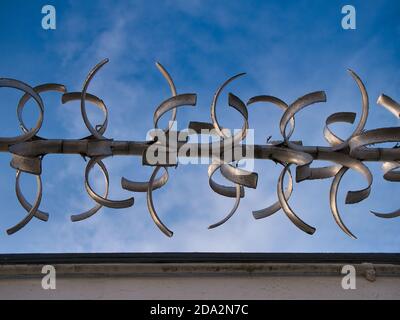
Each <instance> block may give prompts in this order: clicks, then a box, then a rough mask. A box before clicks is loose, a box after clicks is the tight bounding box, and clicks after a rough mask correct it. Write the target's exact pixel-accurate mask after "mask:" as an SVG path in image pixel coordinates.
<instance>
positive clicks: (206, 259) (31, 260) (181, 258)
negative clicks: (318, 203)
mask: <svg viewBox="0 0 400 320" xmlns="http://www.w3.org/2000/svg"><path fill="white" fill-rule="evenodd" d="M243 262H246V263H251V262H254V263H341V264H343V263H349V264H352V263H353V264H357V263H363V262H370V263H375V264H400V253H205V252H204V253H199V252H187V253H185V252H182V253H152V252H146V253H33V254H30V253H29V254H25V253H24V254H0V264H1V265H5V264H88V263H90V264H96V263H103V264H105V263H243Z"/></svg>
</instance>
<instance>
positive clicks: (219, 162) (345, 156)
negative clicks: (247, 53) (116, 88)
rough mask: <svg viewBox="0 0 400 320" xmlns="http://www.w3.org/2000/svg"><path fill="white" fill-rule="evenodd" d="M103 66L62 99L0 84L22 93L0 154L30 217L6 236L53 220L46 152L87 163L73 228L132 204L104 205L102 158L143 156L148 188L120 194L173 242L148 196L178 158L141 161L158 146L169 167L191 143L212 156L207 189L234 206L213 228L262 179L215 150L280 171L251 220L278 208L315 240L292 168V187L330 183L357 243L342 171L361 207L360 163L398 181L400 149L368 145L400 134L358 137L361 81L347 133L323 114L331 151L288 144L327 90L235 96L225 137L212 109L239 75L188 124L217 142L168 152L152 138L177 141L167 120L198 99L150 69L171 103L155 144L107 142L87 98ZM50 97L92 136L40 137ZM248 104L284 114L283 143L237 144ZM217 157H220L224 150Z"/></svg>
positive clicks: (364, 110)
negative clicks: (29, 183) (294, 201)
mask: <svg viewBox="0 0 400 320" xmlns="http://www.w3.org/2000/svg"><path fill="white" fill-rule="evenodd" d="M107 62H108V59H105V60H103V61H101V62H100V63H98V64H97V65H96V66H95V67H94V68H93V69H92V70H91V71H90V72H89V73H88V76H87V78H86V80H85V81H84V84H83V88H82V91H81V92H68V90H67V88H66V87H65V86H64V85H62V84H55V83H46V84H43V85H39V86H36V87H31V86H29V85H28V84H26V83H23V82H21V81H19V80H15V79H8V78H0V87H7V88H13V89H16V90H19V91H22V92H23V94H22V96H21V98H20V101H19V103H18V105H17V117H18V121H19V125H20V128H21V131H22V133H21V135H19V136H16V137H0V151H1V152H9V153H11V154H12V159H11V163H10V165H11V167H12V168H14V169H15V170H16V183H15V191H16V195H17V198H18V201H19V202H20V203H21V205H22V207H23V208H24V209H25V210H26V211H27V215H26V216H25V218H24V219H22V220H21V221H20V222H18V223H17V224H16V225H15V226H14V227H12V228H10V229H8V230H7V233H8V234H13V233H15V232H17V231H19V230H20V229H22V228H23V227H25V226H26V225H27V224H28V223H29V221H30V220H31V219H32V218H34V217H35V218H37V219H40V220H42V221H47V220H48V219H49V217H51V215H49V213H46V212H43V211H41V210H40V209H39V207H40V203H41V199H42V180H41V173H42V159H43V157H44V156H46V155H49V154H79V155H81V156H83V157H85V158H86V157H87V158H89V162H88V163H87V166H86V170H85V174H84V183H85V188H86V191H87V193H88V195H89V196H90V198H91V199H93V201H94V202H95V205H94V206H93V207H92V208H91V209H89V210H87V211H85V212H82V213H80V214H74V215H72V216H71V220H72V221H81V220H84V219H87V218H89V217H91V216H93V215H94V214H96V213H97V212H98V211H99V210H100V209H101V208H102V207H108V208H116V209H118V208H127V207H131V206H133V204H134V198H133V197H130V198H127V199H122V200H111V199H109V198H108V195H109V174H108V171H107V168H106V166H105V164H104V162H103V161H102V160H104V159H105V158H107V157H111V156H122V155H131V156H139V157H142V160H143V165H150V166H153V167H154V168H153V172H152V174H151V176H150V178H149V180H148V181H131V180H128V179H127V178H125V177H122V178H121V186H122V188H123V189H125V190H128V191H132V192H144V193H146V194H147V206H148V209H149V212H150V216H151V218H152V219H153V221H154V223H155V224H156V225H157V227H158V228H159V229H160V230H161V231H162V232H163V233H164V234H165V235H167V236H169V237H171V236H172V235H173V232H172V231H171V230H170V229H169V228H167V226H166V225H165V224H164V223H163V222H162V221H161V219H160V217H159V215H158V214H157V212H156V209H155V205H154V203H153V191H155V190H157V189H160V188H162V187H163V186H165V185H166V184H167V182H168V179H169V174H168V167H170V166H175V167H176V166H177V165H178V161H177V159H175V160H172V161H170V162H165V163H160V162H158V163H155V164H154V163H151V162H150V161H149V159H148V158H147V155H146V151H147V150H148V148H150V147H151V146H153V145H156V146H159V147H160V150H161V151H160V152H163V153H165V154H166V155H169V156H171V155H172V159H174V158H177V154H178V153H179V150H180V148H182V147H183V146H184V145H185V143H186V144H189V146H190V147H191V148H195V149H196V150H199V151H201V150H207V151H210V152H209V153H208V154H209V156H210V160H211V161H210V164H209V167H208V178H209V185H210V187H211V189H212V190H213V191H214V192H215V193H217V194H219V195H221V196H224V197H229V198H235V202H234V204H233V207H232V209H231V211H230V212H229V213H228V214H227V215H226V216H225V217H224V218H222V219H221V220H219V221H218V222H216V223H214V224H212V225H210V226H209V228H210V229H212V228H215V227H218V226H221V225H222V224H224V223H226V222H227V221H228V220H229V219H230V218H231V217H232V216H233V214H234V213H235V211H236V210H237V208H238V207H239V204H240V199H241V198H243V197H244V196H245V188H256V187H257V181H258V174H257V173H256V172H248V171H245V170H243V169H240V168H238V166H237V165H238V161H240V160H241V158H236V159H235V158H234V157H233V158H231V159H230V160H228V161H227V160H226V158H225V157H224V155H223V151H220V152H218V153H216V152H215V150H214V147H215V146H217V145H219V146H224V147H230V148H232V150H234V148H241V149H242V150H246V151H248V150H250V151H252V152H251V154H252V157H253V158H254V159H264V160H272V161H275V162H276V163H278V164H280V165H281V166H282V168H283V169H282V171H281V174H280V176H279V178H278V182H277V189H276V190H277V193H276V197H277V201H276V202H275V203H273V204H272V205H269V206H268V207H266V208H264V209H259V210H254V211H253V216H254V218H255V219H262V218H266V217H269V216H271V215H273V214H275V213H276V212H278V211H279V210H281V209H282V211H283V212H284V213H285V215H286V216H287V217H288V218H289V220H290V221H291V222H293V223H294V225H295V226H297V227H298V228H299V229H300V230H302V231H304V232H306V233H308V234H313V233H314V232H315V231H316V229H315V227H313V226H310V225H308V224H307V223H306V222H305V221H303V220H302V219H301V218H300V216H299V215H298V214H296V213H295V212H294V211H293V209H292V208H291V207H290V205H289V198H290V196H291V194H292V192H293V178H292V173H291V170H290V167H293V166H295V167H296V177H295V180H296V182H297V183H299V182H301V181H304V180H314V179H329V178H333V180H332V184H331V189H330V193H329V202H330V207H331V211H332V215H333V218H334V221H335V222H336V223H337V225H338V226H339V227H340V228H341V229H342V230H343V232H344V233H346V234H347V235H349V236H350V237H352V238H356V236H355V235H354V234H353V233H352V232H351V231H350V229H349V228H348V227H347V226H346V224H345V223H344V221H343V220H342V217H341V216H340V214H339V209H338V204H337V194H338V189H339V185H340V182H341V180H342V178H343V176H344V175H345V174H346V172H347V171H348V170H349V169H350V170H354V171H356V172H358V173H360V174H361V175H362V176H363V177H364V178H365V180H366V183H367V184H366V187H365V188H363V189H361V190H355V191H348V192H347V196H346V203H347V204H352V203H357V202H360V201H362V200H364V199H366V198H367V197H368V196H369V194H370V192H371V187H372V180H373V177H372V174H371V172H370V170H369V169H368V167H367V166H366V165H365V162H368V161H373V162H382V168H383V177H384V179H386V180H387V181H394V182H398V181H400V170H398V169H399V168H400V162H399V160H400V148H398V147H397V145H396V146H394V147H392V148H390V147H385V148H379V147H376V146H374V145H375V144H379V143H386V142H395V143H398V142H400V127H391V128H376V129H372V130H368V131H366V130H365V129H364V127H365V124H366V122H367V118H368V112H369V98H368V93H367V90H366V88H365V86H364V84H363V82H362V80H361V78H360V77H359V76H358V75H357V74H356V73H355V72H354V71H352V70H349V73H350V75H351V77H352V78H353V79H354V81H355V82H356V84H357V86H358V89H359V91H360V93H361V116H360V119H359V121H358V123H357V125H356V127H355V129H354V131H353V133H352V134H351V135H350V136H348V137H347V138H340V137H338V136H337V135H336V134H335V133H334V132H333V131H332V129H331V127H330V126H331V125H332V124H335V123H340V122H342V123H350V124H353V123H354V121H355V119H356V116H357V115H356V113H354V112H345V111H344V112H343V111H341V112H337V113H334V114H331V115H330V116H328V117H327V119H326V122H325V127H324V130H323V136H324V138H325V140H326V141H327V142H328V144H329V146H305V145H303V143H302V141H293V140H290V138H291V136H292V134H293V132H294V130H295V116H296V114H297V113H298V112H300V111H301V110H302V109H304V108H306V107H309V106H312V105H314V104H319V103H324V102H326V93H325V92H324V91H316V92H312V93H309V94H306V95H304V96H302V97H300V98H299V99H297V100H296V101H294V102H293V103H291V104H288V103H286V102H284V101H283V100H281V99H279V98H277V97H274V96H271V95H261V96H254V97H252V98H250V99H249V100H248V102H247V104H246V103H244V102H243V101H242V100H241V99H240V98H239V97H238V96H236V95H234V94H233V93H229V94H228V105H229V106H231V107H232V108H233V109H235V110H236V111H238V112H239V114H240V116H241V117H242V119H243V125H242V128H241V130H240V131H239V132H237V133H235V134H231V130H229V129H227V128H223V127H222V126H221V125H220V122H219V121H218V119H217V113H216V107H217V102H218V100H219V98H220V95H221V93H222V91H223V90H224V89H225V88H226V87H227V86H228V85H229V84H231V82H232V81H233V80H236V79H237V78H239V77H241V76H243V75H245V74H244V73H240V74H237V75H235V76H233V77H231V78H229V79H228V80H226V81H225V82H223V84H222V85H221V86H220V87H219V88H218V89H217V90H216V92H215V95H214V98H213V100H212V103H211V109H210V118H211V122H209V123H208V122H198V121H192V122H190V123H189V124H188V129H190V130H192V132H196V133H200V132H201V130H203V129H208V130H212V131H211V133H210V134H211V135H213V139H214V140H213V141H212V142H209V143H199V144H190V143H189V142H187V141H188V138H187V139H186V142H184V143H183V142H179V141H178V142H177V143H176V144H169V143H167V142H166V141H160V140H158V139H157V138H156V136H157V135H156V133H157V130H161V132H162V133H164V134H166V135H173V134H178V132H175V131H174V128H173V126H172V123H173V121H175V119H176V117H177V109H178V108H181V107H184V106H192V107H194V106H196V104H197V95H196V94H195V93H182V94H178V93H177V89H176V86H175V84H174V82H173V80H172V77H171V76H170V74H169V73H168V72H167V70H166V69H165V68H164V67H163V66H162V65H161V64H160V63H156V66H157V68H158V69H159V71H160V72H161V74H162V76H163V77H164V78H165V80H166V81H167V83H168V85H169V88H170V91H171V97H170V98H168V99H166V100H164V101H162V102H161V103H160V104H159V106H158V107H157V108H156V109H155V112H154V116H153V123H154V130H155V131H153V132H152V133H151V134H150V136H151V140H149V141H116V140H113V139H110V138H106V136H105V134H106V129H107V124H108V109H107V106H106V105H105V103H104V102H103V101H102V100H101V98H99V97H97V96H95V95H92V94H90V93H88V92H87V91H88V89H89V85H90V82H91V80H92V79H93V78H94V76H95V75H96V74H97V72H98V71H99V70H100V69H101V68H102V67H103V66H104V65H105V64H106V63H107ZM47 91H53V92H59V93H60V94H61V102H62V103H63V104H67V103H68V102H70V101H80V107H81V115H82V119H83V122H84V124H85V126H86V128H87V129H88V131H89V133H90V135H88V136H87V137H84V138H80V139H45V138H43V137H40V136H39V135H38V133H39V131H40V129H41V126H42V124H43V117H44V111H45V104H44V102H43V99H42V97H41V93H43V92H47ZM30 99H33V100H34V101H35V102H36V104H37V106H38V107H39V118H38V120H37V123H36V125H35V126H34V127H33V128H31V129H28V127H27V126H26V124H25V123H24V120H23V110H24V107H25V105H26V103H27V102H28V101H29V100H30ZM87 102H90V103H92V104H94V105H95V106H96V107H98V108H99V109H100V110H101V111H102V112H103V114H104V120H103V123H102V124H100V125H93V124H92V123H91V121H90V120H89V117H88V115H87V112H86V103H87ZM377 103H378V104H379V105H381V106H383V107H384V108H385V109H386V110H388V111H389V112H391V113H392V114H393V115H394V116H396V117H397V118H399V116H400V104H399V103H397V102H396V101H395V100H394V99H392V98H390V97H389V96H387V95H385V94H382V95H380V96H379V98H378V100H377ZM252 104H257V105H266V106H268V104H273V105H275V106H277V107H279V108H280V109H281V110H282V111H283V114H282V117H281V120H280V123H279V128H280V132H281V135H282V140H279V141H267V143H266V144H264V145H246V144H245V143H243V141H244V139H245V137H246V135H247V132H248V130H249V128H250V126H249V116H248V114H249V111H248V107H249V106H250V105H252ZM168 112H170V113H171V118H170V122H169V125H168V127H167V128H166V129H159V128H158V122H159V120H160V119H161V117H162V116H163V115H164V114H166V113H168ZM288 125H289V128H288ZM154 132H155V133H154ZM152 134H153V136H152ZM223 150H225V152H226V149H223ZM245 154H247V153H245ZM180 156H181V155H180ZM244 157H246V156H244ZM169 158H171V157H169ZM242 159H243V158H242ZM314 160H325V161H330V162H332V165H329V166H325V167H311V164H312V162H313V161H314ZM95 165H97V166H98V167H99V168H100V170H101V172H102V173H103V176H104V181H105V189H104V193H103V194H102V195H100V194H98V193H96V192H95V191H94V190H93V188H92V186H91V185H90V183H89V173H90V171H91V170H92V169H93V167H94V166H95ZM160 169H163V171H164V172H163V174H162V175H161V176H158V172H159V171H160ZM22 172H24V173H27V174H31V175H33V176H35V177H36V180H37V195H36V199H35V201H34V203H33V204H31V203H29V202H28V200H26V198H25V197H24V195H23V194H22V192H21V188H20V176H21V173H22ZM216 172H220V173H221V175H222V176H223V178H225V179H226V180H227V181H229V182H230V183H233V186H232V185H223V184H219V183H217V182H216V181H215V180H214V179H213V175H214V173H216ZM285 177H286V178H287V179H288V181H287V187H286V189H285V188H284V185H285V183H284V179H285ZM371 212H372V213H373V214H374V215H375V216H377V217H380V218H386V219H387V218H395V217H399V216H400V209H399V210H396V211H393V212H389V213H381V212H377V211H371Z"/></svg>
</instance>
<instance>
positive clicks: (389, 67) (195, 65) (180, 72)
mask: <svg viewBox="0 0 400 320" xmlns="http://www.w3.org/2000/svg"><path fill="white" fill-rule="evenodd" d="M46 4H52V5H54V6H55V7H56V10H57V29H56V30H54V31H45V30H43V29H42V28H41V19H42V14H41V8H42V6H44V5H46ZM345 4H352V5H353V6H355V8H356V12H357V29H356V30H343V29H342V28H341V19H342V17H343V15H342V14H341V8H342V6H343V5H345ZM399 14H400V3H399V2H398V1H397V0H393V1H388V0H387V1H366V0H364V1H354V0H352V1H346V2H344V1H322V0H319V1H204V0H202V1H200V0H198V1H197V0H195V1H183V0H182V1H172V0H171V1H115V0H114V1H88V0H87V1H49V2H46V1H39V0H32V1H22V0H18V1H6V0H4V1H1V4H0V40H1V41H0V43H1V47H0V48H1V51H0V76H1V77H9V78H16V79H19V80H22V81H24V82H27V83H28V84H30V85H32V86H34V85H38V84H41V83H46V82H56V83H62V84H65V85H66V86H67V88H68V90H69V91H79V90H80V89H81V86H82V83H83V81H84V79H85V77H86V74H87V72H88V71H89V70H90V69H91V68H92V67H93V66H94V65H95V64H96V63H97V62H99V61H100V60H102V59H103V58H109V59H110V62H109V64H107V65H106V66H105V67H104V68H103V69H102V70H101V71H100V72H99V74H98V76H97V77H96V78H95V79H94V80H93V82H92V84H91V86H90V89H89V92H91V93H93V94H96V95H98V96H100V97H101V98H102V99H103V100H104V101H105V103H106V104H107V106H108V108H109V113H110V114H109V128H108V130H107V133H106V136H107V137H110V138H114V139H119V140H144V139H145V137H146V133H147V131H148V130H149V129H151V128H152V117H153V111H154V109H155V108H156V107H157V106H158V104H159V103H160V102H161V101H163V100H164V99H166V98H168V97H169V91H168V87H167V85H166V83H165V81H164V79H163V78H162V77H161V76H160V74H159V72H158V70H157V69H156V68H155V65H154V63H155V61H160V62H161V63H162V64H163V65H164V66H165V67H166V68H167V69H168V70H169V72H170V73H171V75H172V77H173V78H174V80H175V83H176V85H177V89H178V92H180V93H183V92H196V93H197V94H198V103H197V106H196V108H188V109H187V110H184V109H181V110H179V112H178V127H179V128H180V129H183V128H185V126H187V124H188V122H189V121H190V120H196V121H210V118H209V117H210V115H209V106H210V103H211V100H212V96H213V93H214V91H215V90H216V88H217V87H218V86H219V85H220V84H221V83H222V82H223V81H224V80H225V79H226V78H228V77H229V76H231V75H234V74H236V73H238V72H247V75H246V77H244V78H241V79H240V80H237V81H236V82H234V83H232V84H231V85H230V87H229V91H232V92H233V93H235V94H236V95H238V96H239V97H241V98H242V100H244V101H247V100H248V99H249V98H250V97H252V96H255V95H260V94H268V95H275V96H277V97H279V98H281V99H283V100H284V101H286V102H287V103H290V102H292V101H294V100H295V99H296V98H297V97H299V96H302V95H304V94H306V93H309V92H312V91H317V90H325V91H326V93H327V98H328V101H327V103H325V104H319V105H317V106H313V107H311V108H309V109H305V110H303V111H301V113H300V114H299V115H298V116H297V117H296V124H297V126H296V130H295V133H294V135H293V139H294V140H298V139H301V140H303V143H304V144H307V145H313V144H319V145H326V142H325V141H324V139H323V135H322V129H323V125H324V121H325V119H326V117H327V116H329V115H330V114H332V113H334V112H339V111H352V112H357V114H358V118H359V116H360V110H361V101H360V94H359V92H358V89H357V87H356V85H355V83H354V82H353V80H352V79H351V77H350V76H349V75H348V73H347V71H346V70H347V68H351V69H353V70H354V71H355V72H357V73H358V74H359V76H360V77H361V79H362V80H363V81H364V83H365V85H366V87H367V89H368V93H369V97H370V115H369V120H368V122H367V125H366V128H367V129H371V128H376V127H385V126H397V125H398V120H397V119H395V118H394V117H393V116H392V115H391V114H390V113H388V112H387V111H385V110H384V109H383V108H382V107H380V106H378V105H376V103H375V101H376V99H377V97H378V96H379V94H381V93H385V94H387V95H389V96H391V97H392V98H394V99H396V100H398V101H399V100H400V91H399V89H400V76H399V70H400V60H399V53H400V41H399V37H400V24H399V22H398V21H399ZM18 98H19V94H18V93H16V92H13V91H12V90H9V89H1V90H0V101H1V104H2V111H1V112H2V113H1V118H0V124H1V130H2V132H4V133H2V134H1V135H2V136H11V135H14V134H15V135H16V134H18V133H19V131H18V130H19V128H18V123H17V119H16V117H15V111H14V110H15V109H14V108H15V106H16V104H17V102H18ZM43 98H44V100H45V103H46V111H45V121H44V124H43V127H42V129H41V131H40V132H39V134H40V136H42V137H46V138H81V137H84V136H85V135H88V131H87V129H86V128H85V127H84V124H83V121H82V119H81V116H80V108H79V103H70V104H68V105H62V104H61V102H60V95H59V94H57V93H46V94H43ZM88 108H89V107H88ZM267 108H268V109H267ZM218 112H219V118H220V120H221V122H222V124H223V126H225V127H230V128H238V127H240V126H241V120H240V118H239V117H237V115H236V114H235V113H233V112H230V111H229V108H227V104H226V93H225V95H224V96H223V99H221V102H220V106H219V109H218ZM249 114H250V116H249V117H250V118H249V120H250V126H251V127H252V128H254V129H255V139H256V142H257V143H261V142H263V141H265V139H266V137H268V136H270V135H272V136H273V138H275V139H279V138H280V134H279V128H278V123H279V119H280V116H281V112H280V110H278V109H276V110H275V109H274V108H270V107H268V106H263V105H261V104H260V105H252V106H250V107H249ZM36 116H37V111H36V109H35V107H34V104H33V103H32V104H29V106H28V107H27V110H26V112H25V113H24V118H25V119H26V122H27V123H28V124H30V125H32V124H33V123H34V121H35V120H34V119H36V118H35V117H36ZM90 117H91V119H93V121H96V120H97V119H101V114H97V113H96V112H91V113H90ZM358 118H357V119H358ZM334 128H335V130H336V131H335V132H337V133H338V134H340V135H341V137H343V138H345V137H346V135H348V134H350V133H351V132H352V130H353V127H351V126H350V125H343V126H342V125H338V126H335V127H334ZM10 158H11V157H10V155H9V154H0V175H1V177H2V179H1V180H0V188H1V193H0V203H1V204H2V209H1V218H0V230H3V231H1V232H0V252H114V251H126V252H139V251H243V252H274V251H279V252H294V251H295V252H335V251H336V252H365V251H369V252H398V251H399V249H400V233H399V228H400V218H398V219H390V220H385V219H379V218H377V217H375V216H373V215H372V214H371V213H370V212H369V210H377V211H379V210H380V211H392V210H394V209H397V208H398V207H399V206H400V198H399V199H398V197H397V194H398V192H399V191H400V189H399V186H397V185H395V184H394V183H391V182H386V181H384V180H383V179H382V177H381V175H382V172H381V170H380V166H379V164H368V165H369V167H370V169H371V170H372V172H373V175H374V184H373V187H372V192H371V195H370V197H369V198H367V199H366V200H364V201H363V202H361V203H358V204H353V205H345V204H344V198H345V194H346V191H348V190H355V189H357V188H361V187H363V186H364V183H365V182H364V181H363V180H362V178H360V177H359V176H358V174H357V173H353V172H349V173H348V174H347V175H346V176H345V178H344V180H343V183H342V185H341V187H340V192H339V210H340V212H341V214H342V218H343V220H344V222H345V223H346V225H347V226H348V227H349V228H350V229H351V230H352V231H353V233H355V234H356V235H357V236H358V240H352V239H350V238H349V237H348V236H346V235H345V234H344V233H343V232H342V231H341V230H340V229H339V228H338V227H337V226H336V224H335V222H334V220H333V218H332V214H331V212H330V209H329V188H330V183H331V181H330V179H328V180H324V181H311V182H310V181H305V182H301V184H295V186H294V194H293V196H292V198H291V199H290V204H291V206H292V207H293V209H295V211H296V212H297V213H298V215H299V216H301V217H302V218H303V219H304V220H305V221H307V222H308V223H309V224H311V225H313V226H315V227H316V228H317V231H316V233H315V234H314V235H313V236H309V235H307V234H305V233H303V232H301V231H300V230H298V229H297V228H296V227H295V226H294V225H293V224H292V223H291V222H290V221H289V220H288V218H287V217H286V216H285V215H284V213H283V212H278V213H276V214H275V215H274V216H272V217H269V218H266V219H263V220H257V221H256V220H254V219H253V217H252V214H251V211H252V210H255V209H261V208H263V207H266V206H268V205H270V204H272V203H273V202H274V201H275V200H276V181H277V179H278V175H279V171H280V169H279V168H277V167H276V166H275V165H274V164H273V163H270V162H266V161H256V167H255V170H256V171H257V172H258V173H259V184H258V188H257V189H256V190H246V192H247V195H246V198H245V199H244V200H242V202H241V205H240V207H239V209H238V211H237V212H236V214H235V216H234V217H233V218H232V219H231V220H229V221H228V222H227V223H226V224H225V225H223V226H222V227H220V228H217V229H215V230H207V226H208V225H209V224H212V223H214V222H216V221H218V220H220V219H221V218H222V217H224V216H225V215H226V213H227V212H228V211H229V210H230V208H231V206H232V205H233V199H229V198H224V197H221V196H218V195H217V194H214V193H213V192H212V191H211V190H210V188H209V186H208V183H207V180H208V178H207V167H206V166H204V165H203V166H200V165H199V166H195V165H191V166H180V167H179V168H178V169H177V170H171V174H170V181H169V182H168V184H167V185H166V186H165V187H164V188H163V189H161V190H157V191H155V192H154V198H155V204H156V207H157V210H158V212H159V214H160V216H161V217H162V219H163V220H164V222H165V223H166V224H167V225H168V226H169V227H170V228H171V229H172V230H173V231H174V232H175V234H174V237H173V238H171V239H168V238H166V237H165V236H164V235H163V234H162V233H161V232H160V231H159V230H158V228H157V227H156V226H155V225H154V224H153V222H152V220H151V218H150V215H149V214H148V212H147V208H146V199H145V194H135V195H134V197H135V205H134V206H133V207H131V208H128V209H122V210H114V209H104V208H103V209H102V210H101V211H100V212H99V213H97V214H96V215H95V216H94V217H92V218H90V219H88V220H86V221H83V222H79V223H72V222H70V218H69V216H70V215H71V214H74V213H79V212H81V211H84V210H87V209H88V208H90V207H91V206H92V205H93V201H92V200H91V199H90V198H89V196H87V195H86V193H85V190H84V184H83V175H84V169H85V162H84V161H83V160H82V158H81V157H79V156H55V155H52V156H48V157H46V158H45V160H44V162H43V175H42V179H43V182H44V184H43V187H44V195H43V201H42V204H41V207H40V208H41V210H43V211H46V212H49V213H50V219H49V221H48V222H46V223H43V222H41V221H38V220H37V219H36V220H35V219H34V220H32V221H31V223H29V225H28V226H27V227H26V228H24V229H23V230H21V231H20V232H19V233H17V234H15V235H12V236H7V235H6V232H5V230H6V229H7V228H9V227H10V226H13V225H14V224H15V223H17V222H18V221H19V220H20V219H21V218H22V217H23V216H24V215H25V211H24V210H23V209H22V208H21V207H20V206H19V204H18V201H17V199H16V196H15V194H14V180H15V172H14V170H13V169H11V168H10V167H9V161H10ZM140 162H141V160H140V159H138V158H132V157H113V158H110V159H107V160H106V161H105V163H106V165H107V168H108V169H109V171H110V174H111V177H112V178H111V193H110V198H113V199H119V198H126V197H129V196H131V194H130V193H129V192H127V191H125V190H122V189H121V187H120V179H121V177H122V176H125V177H127V178H129V179H137V180H140V179H143V180H144V179H148V178H149V176H150V174H151V170H150V169H149V168H142V167H141V165H140ZM95 176H96V175H95ZM94 180H95V181H96V182H97V176H96V177H95V179H94ZM193 181H195V182H196V183H193ZM22 182H23V191H24V194H26V196H27V198H28V199H30V200H31V201H32V200H33V197H34V194H35V188H34V179H33V178H32V177H29V176H27V175H24V176H23V179H22ZM98 187H99V188H100V189H101V187H102V185H101V183H99V185H98Z"/></svg>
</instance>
